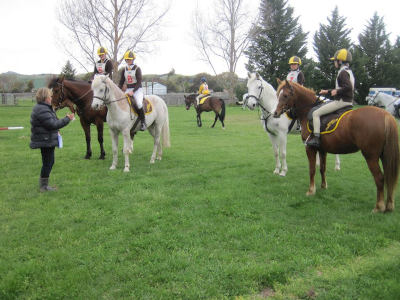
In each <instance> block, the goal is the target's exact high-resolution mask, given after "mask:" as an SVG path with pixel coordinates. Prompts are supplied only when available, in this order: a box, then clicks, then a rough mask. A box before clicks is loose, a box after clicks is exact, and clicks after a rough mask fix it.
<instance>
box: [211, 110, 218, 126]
mask: <svg viewBox="0 0 400 300" xmlns="http://www.w3.org/2000/svg"><path fill="white" fill-rule="evenodd" d="M217 120H218V113H215V119H214V123H213V124H212V125H211V128H214V126H215V123H217Z"/></svg>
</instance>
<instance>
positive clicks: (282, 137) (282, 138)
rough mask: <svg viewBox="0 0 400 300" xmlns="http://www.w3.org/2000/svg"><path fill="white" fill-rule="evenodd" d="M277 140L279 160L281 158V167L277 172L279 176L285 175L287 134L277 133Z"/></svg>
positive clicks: (286, 168)
mask: <svg viewBox="0 0 400 300" xmlns="http://www.w3.org/2000/svg"><path fill="white" fill-rule="evenodd" d="M278 140H279V150H280V151H279V152H280V154H281V160H282V169H281V172H280V173H279V175H280V176H286V173H287V170H288V167H287V163H286V143H287V135H286V133H285V134H279V135H278Z"/></svg>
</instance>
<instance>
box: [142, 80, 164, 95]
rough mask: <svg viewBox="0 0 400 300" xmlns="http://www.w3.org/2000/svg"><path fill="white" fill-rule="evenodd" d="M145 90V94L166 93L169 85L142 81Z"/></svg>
mask: <svg viewBox="0 0 400 300" xmlns="http://www.w3.org/2000/svg"><path fill="white" fill-rule="evenodd" d="M142 86H143V91H144V93H145V95H152V94H153V95H166V94H167V87H166V86H165V85H163V84H161V83H158V82H154V81H153V82H152V81H149V82H142Z"/></svg>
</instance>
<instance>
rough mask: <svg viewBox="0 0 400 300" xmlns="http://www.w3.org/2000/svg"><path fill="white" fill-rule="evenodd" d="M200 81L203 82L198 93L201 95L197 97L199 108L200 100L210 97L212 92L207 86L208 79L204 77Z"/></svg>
mask: <svg viewBox="0 0 400 300" xmlns="http://www.w3.org/2000/svg"><path fill="white" fill-rule="evenodd" d="M200 81H201V84H200V87H199V91H198V94H199V95H198V96H197V97H196V104H197V106H199V103H200V100H201V99H202V98H204V97H207V96H209V95H210V90H209V89H208V84H207V80H206V78H205V77H204V76H203V77H201V80H200Z"/></svg>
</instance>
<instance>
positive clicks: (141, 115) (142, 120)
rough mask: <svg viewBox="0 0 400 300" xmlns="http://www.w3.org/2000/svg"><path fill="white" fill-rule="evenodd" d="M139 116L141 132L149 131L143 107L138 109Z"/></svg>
mask: <svg viewBox="0 0 400 300" xmlns="http://www.w3.org/2000/svg"><path fill="white" fill-rule="evenodd" d="M138 114H139V119H140V131H145V130H146V129H147V126H146V119H145V116H144V109H143V107H142V108H139V109H138Z"/></svg>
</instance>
